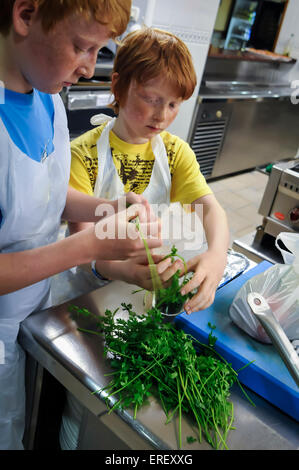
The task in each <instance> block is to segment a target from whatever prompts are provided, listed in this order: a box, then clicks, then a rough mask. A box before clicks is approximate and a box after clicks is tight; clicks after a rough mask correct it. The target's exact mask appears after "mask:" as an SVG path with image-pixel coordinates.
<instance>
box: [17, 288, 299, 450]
mask: <svg viewBox="0 0 299 470" xmlns="http://www.w3.org/2000/svg"><path fill="white" fill-rule="evenodd" d="M134 288H135V286H130V285H128V284H124V283H122V282H113V283H110V284H108V285H106V286H105V287H102V288H100V289H97V290H94V291H92V292H89V293H86V294H84V295H81V296H80V297H79V298H77V299H74V300H72V301H71V302H70V303H72V304H75V305H78V306H82V307H86V308H88V309H89V310H90V311H91V312H93V313H95V314H99V315H102V314H103V313H104V312H105V309H106V308H109V309H115V308H117V307H119V306H120V303H121V302H129V301H130V302H131V303H133V306H134V308H135V309H136V311H138V312H143V309H144V307H143V294H142V293H141V292H140V293H137V294H134V296H132V291H133V290H134ZM68 305H69V303H64V304H62V305H60V306H58V307H53V308H51V309H49V310H44V311H42V312H39V313H36V314H33V315H31V316H30V317H29V318H27V319H26V320H25V321H24V322H23V324H22V327H21V332H20V342H21V344H22V346H23V347H24V349H25V350H26V351H27V353H28V360H29V364H31V367H32V366H33V365H34V364H35V366H36V371H35V373H32V374H31V375H32V376H33V379H32V383H31V384H28V393H30V395H31V396H30V397H29V399H30V400H31V410H30V415H29V417H28V423H27V446H28V448H31V446H32V443H33V439H34V434H35V432H36V417H37V410H38V403H39V399H40V386H41V381H42V377H43V375H42V372H43V370H44V369H46V370H48V371H49V372H50V374H52V375H53V376H54V377H55V379H57V381H59V382H60V383H61V384H62V385H63V387H65V388H66V389H67V390H69V391H71V393H72V394H73V395H74V396H75V397H76V398H77V399H78V400H79V401H80V402H81V403H82V404H83V405H84V409H85V417H84V420H83V421H84V423H83V424H82V427H83V429H81V431H80V436H81V437H80V442H79V447H78V448H79V449H104V450H109V449H114V450H117V449H120V450H123V449H133V450H136V451H137V450H143V449H144V450H151V449H164V450H169V449H178V440H177V436H178V421H177V420H176V419H175V420H174V421H173V422H171V423H169V424H168V425H165V415H164V412H163V410H162V408H161V406H160V405H159V403H158V402H156V401H155V400H154V399H153V398H151V400H150V403H149V404H148V405H146V406H144V407H142V409H140V411H139V413H138V414H137V419H136V420H134V419H133V416H132V413H131V411H113V412H112V413H110V414H109V413H108V409H107V406H106V404H105V401H104V400H105V397H106V395H105V393H95V394H93V392H97V391H98V390H99V389H101V388H102V387H103V386H105V385H106V384H107V383H108V380H109V378H107V377H106V376H105V374H106V373H107V372H109V364H108V363H107V362H106V361H105V360H104V359H103V342H102V341H101V339H99V337H97V336H95V335H91V334H87V333H82V332H79V331H78V329H77V327H78V326H81V327H87V326H88V327H91V326H92V325H90V324H86V323H85V324H84V323H82V321H83V320H80V321H79V320H78V321H77V320H76V321H75V320H74V319H72V318H71V317H70V314H69V312H68ZM120 315H125V314H124V313H121V312H120ZM86 321H87V320H84V322H86ZM249 395H250V396H251V398H252V399H253V401H254V402H255V404H256V407H253V406H252V405H251V404H250V403H249V402H248V401H247V399H246V398H245V397H244V395H243V394H242V392H241V391H240V390H239V389H238V388H236V387H235V388H233V390H232V395H231V399H232V401H233V403H234V409H235V423H234V424H235V427H236V430H234V431H231V432H230V434H229V438H228V445H229V448H230V449H243V450H253V449H257V450H261V449H277V450H280V449H283V450H286V449H299V424H298V423H297V422H296V421H294V420H292V419H291V418H290V417H288V416H287V415H284V414H283V413H281V412H280V411H279V410H278V409H276V408H274V407H273V406H272V405H270V404H269V403H267V402H266V401H265V400H263V399H261V398H260V397H258V396H257V395H255V394H254V393H252V392H249ZM113 403H114V401H113V399H112V400H110V405H112V404H113ZM182 433H183V434H182V435H183V436H185V438H183V449H185V450H189V451H192V450H209V449H210V446H209V445H208V444H207V443H206V442H205V441H204V442H202V443H199V442H195V443H193V444H187V443H186V436H189V435H193V436H194V431H193V430H192V425H191V423H190V422H189V421H188V420H187V419H186V418H184V419H183V426H182Z"/></svg>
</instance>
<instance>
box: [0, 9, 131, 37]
mask: <svg viewBox="0 0 299 470" xmlns="http://www.w3.org/2000/svg"><path fill="white" fill-rule="evenodd" d="M31 1H32V4H33V5H37V6H38V14H39V17H40V19H41V21H42V25H43V28H44V30H45V31H49V30H50V29H51V28H53V26H55V24H56V23H57V22H58V21H61V20H63V19H64V18H65V17H67V16H68V15H70V14H72V13H78V14H79V15H84V16H86V17H87V18H89V17H92V18H94V19H95V20H96V21H98V22H99V23H101V24H103V25H108V26H109V29H110V36H111V37H112V38H116V37H117V36H120V35H121V34H123V33H124V31H125V30H126V27H127V24H128V22H129V19H130V12H131V3H132V1H131V0H31ZM14 4H15V0H1V15H0V33H2V34H4V35H7V34H8V33H9V30H10V28H11V26H12V12H13V7H14Z"/></svg>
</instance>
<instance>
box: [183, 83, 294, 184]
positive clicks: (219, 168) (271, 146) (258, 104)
mask: <svg viewBox="0 0 299 470" xmlns="http://www.w3.org/2000/svg"><path fill="white" fill-rule="evenodd" d="M291 92H292V90H291V88H290V86H289V85H287V84H278V83H276V84H274V83H273V84H266V83H264V82H254V81H227V80H222V81H221V80H209V81H203V83H202V86H201V88H200V91H199V98H198V105H197V110H196V114H195V119H194V122H193V127H192V132H191V136H190V145H191V147H192V149H193V150H194V152H195V154H196V156H197V160H198V162H199V164H200V167H201V171H202V173H203V174H204V176H205V177H206V178H216V177H220V176H224V175H228V174H233V173H237V172H240V171H244V170H247V169H252V168H255V167H257V166H258V167H259V166H263V165H267V164H268V163H271V162H275V161H279V160H287V159H290V158H294V157H295V155H296V153H297V150H298V146H299V134H298V128H299V113H298V109H297V107H296V106H295V105H293V104H292V103H291V99H290V96H291Z"/></svg>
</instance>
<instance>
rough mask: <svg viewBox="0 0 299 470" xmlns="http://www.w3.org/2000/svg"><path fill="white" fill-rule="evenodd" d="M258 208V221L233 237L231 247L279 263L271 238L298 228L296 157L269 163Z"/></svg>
mask: <svg viewBox="0 0 299 470" xmlns="http://www.w3.org/2000/svg"><path fill="white" fill-rule="evenodd" d="M258 212H259V214H261V215H262V216H263V222H262V224H261V225H260V226H258V227H257V229H256V232H253V233H250V234H248V235H246V236H244V237H243V238H242V239H240V240H235V241H234V243H233V249H234V250H236V251H239V252H241V253H244V254H245V255H246V256H248V257H249V258H250V259H252V260H253V261H256V262H259V261H261V260H263V259H265V260H268V261H271V262H272V263H283V259H282V256H281V254H280V252H279V251H278V250H277V248H276V247H275V239H276V237H277V235H278V234H279V233H281V232H294V233H297V232H299V157H297V158H295V159H292V160H288V161H286V162H285V161H283V162H279V163H277V164H275V165H273V166H272V170H271V173H270V174H269V180H268V183H267V186H266V188H265V191H264V194H263V197H262V200H261V204H260V207H259V209H258Z"/></svg>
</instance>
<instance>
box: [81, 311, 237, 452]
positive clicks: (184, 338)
mask: <svg viewBox="0 0 299 470" xmlns="http://www.w3.org/2000/svg"><path fill="white" fill-rule="evenodd" d="M121 305H122V307H123V309H124V310H126V311H127V312H128V318H127V319H126V320H125V319H123V318H116V313H117V311H118V309H117V310H115V311H114V312H111V311H110V310H106V312H105V315H104V317H97V320H98V324H97V327H98V330H97V331H96V334H99V335H103V336H104V339H105V355H106V357H108V358H109V361H110V365H111V368H112V370H113V372H112V374H110V375H112V376H113V378H112V380H111V381H110V383H109V384H108V386H107V387H105V388H103V389H101V390H99V391H98V392H103V391H105V392H106V397H107V398H106V400H107V405H108V406H109V398H110V397H111V396H114V397H117V401H116V402H115V404H114V405H113V407H112V408H111V410H110V411H112V410H114V409H115V408H120V409H126V408H131V407H133V409H134V418H136V415H137V411H138V409H139V408H140V407H141V406H142V405H143V404H145V403H146V402H147V400H148V397H149V396H150V395H154V396H155V397H156V398H157V399H158V400H159V401H160V403H161V405H162V407H163V410H164V412H165V415H166V422H167V423H168V422H169V421H170V420H171V419H172V418H173V416H174V415H176V414H178V417H179V420H178V421H179V448H181V447H182V432H181V425H182V414H183V413H184V414H186V415H188V416H190V417H192V418H193V420H194V422H195V423H196V429H197V439H198V440H199V441H201V440H202V436H204V437H205V438H206V440H207V441H208V442H209V443H210V445H211V446H212V447H213V448H215V449H219V448H228V447H227V442H226V440H227V435H228V432H229V430H230V429H232V423H233V420H234V412H233V404H232V403H231V402H230V401H229V400H228V398H229V396H230V389H231V387H232V385H233V384H234V383H235V382H238V378H237V375H238V374H237V372H235V371H234V370H233V368H232V367H231V365H230V364H228V363H227V362H226V361H225V360H224V359H223V358H221V357H220V356H219V355H217V354H216V352H215V350H214V348H213V345H214V343H215V341H216V337H215V336H214V335H213V333H212V330H213V329H214V327H213V326H212V325H209V326H210V327H211V333H210V335H209V345H205V344H202V343H200V342H198V341H197V340H195V339H194V338H193V337H192V336H190V335H188V334H186V333H185V332H184V331H183V330H179V329H177V328H176V327H175V325H174V324H172V323H164V322H163V317H162V315H161V312H160V311H159V310H158V309H157V308H152V309H151V310H149V311H148V312H147V314H146V315H137V314H136V313H135V312H134V311H133V310H132V305H131V304H121ZM72 310H73V311H75V312H77V313H79V314H82V313H83V314H84V315H87V316H88V315H91V316H93V317H94V315H92V314H91V313H90V312H88V310H86V309H80V308H78V307H76V306H72ZM85 331H86V330H85ZM93 333H95V331H93ZM198 348H199V349H200V354H199V353H198ZM238 383H239V382H238ZM189 439H190V438H189ZM188 442H189V441H188Z"/></svg>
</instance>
